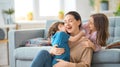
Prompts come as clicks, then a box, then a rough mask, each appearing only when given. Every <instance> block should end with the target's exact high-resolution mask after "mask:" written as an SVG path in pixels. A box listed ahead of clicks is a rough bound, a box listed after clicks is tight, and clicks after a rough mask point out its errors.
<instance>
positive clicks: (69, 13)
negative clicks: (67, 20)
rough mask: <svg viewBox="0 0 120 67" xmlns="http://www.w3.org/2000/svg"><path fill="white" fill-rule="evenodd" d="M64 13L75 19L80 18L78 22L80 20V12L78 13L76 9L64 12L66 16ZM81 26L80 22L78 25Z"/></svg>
mask: <svg viewBox="0 0 120 67" xmlns="http://www.w3.org/2000/svg"><path fill="white" fill-rule="evenodd" d="M66 15H72V16H73V17H74V18H75V19H76V20H77V21H78V20H80V22H81V16H80V14H79V13H78V12H76V11H70V12H68V13H67V14H65V16H66ZM81 26H82V23H81V24H80V26H79V27H81Z"/></svg>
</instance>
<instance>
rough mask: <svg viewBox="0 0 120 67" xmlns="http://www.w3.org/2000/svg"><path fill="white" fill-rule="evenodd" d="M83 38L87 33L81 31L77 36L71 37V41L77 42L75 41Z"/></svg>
mask: <svg viewBox="0 0 120 67" xmlns="http://www.w3.org/2000/svg"><path fill="white" fill-rule="evenodd" d="M82 36H85V32H84V31H81V32H80V33H79V34H77V35H76V36H70V38H69V41H70V42H75V41H77V40H79V39H80V38H81V37H82Z"/></svg>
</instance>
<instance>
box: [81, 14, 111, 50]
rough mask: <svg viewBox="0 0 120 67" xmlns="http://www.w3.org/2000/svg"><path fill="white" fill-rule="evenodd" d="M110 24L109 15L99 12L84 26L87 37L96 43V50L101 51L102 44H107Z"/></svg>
mask: <svg viewBox="0 0 120 67" xmlns="http://www.w3.org/2000/svg"><path fill="white" fill-rule="evenodd" d="M108 25H109V22H108V18H107V16H106V15H104V14H102V13H97V14H93V15H91V16H90V19H89V21H88V23H86V24H84V25H83V26H82V27H83V28H84V29H85V31H86V37H87V38H89V39H90V40H91V41H92V42H93V43H94V44H95V49H94V51H99V50H100V49H101V46H105V45H106V40H107V39H108V36H109V32H108Z"/></svg>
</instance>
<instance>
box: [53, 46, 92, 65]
mask: <svg viewBox="0 0 120 67" xmlns="http://www.w3.org/2000/svg"><path fill="white" fill-rule="evenodd" d="M92 54H93V50H92V49H91V48H90V47H86V48H85V49H84V52H83V54H82V57H81V59H80V60H81V61H80V62H76V63H75V62H74V63H73V62H67V61H64V60H58V61H59V62H58V63H57V64H55V65H54V67H91V60H92Z"/></svg>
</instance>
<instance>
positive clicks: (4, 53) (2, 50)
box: [0, 42, 9, 67]
mask: <svg viewBox="0 0 120 67" xmlns="http://www.w3.org/2000/svg"><path fill="white" fill-rule="evenodd" d="M0 67H9V66H8V45H7V44H6V43H1V42H0Z"/></svg>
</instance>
